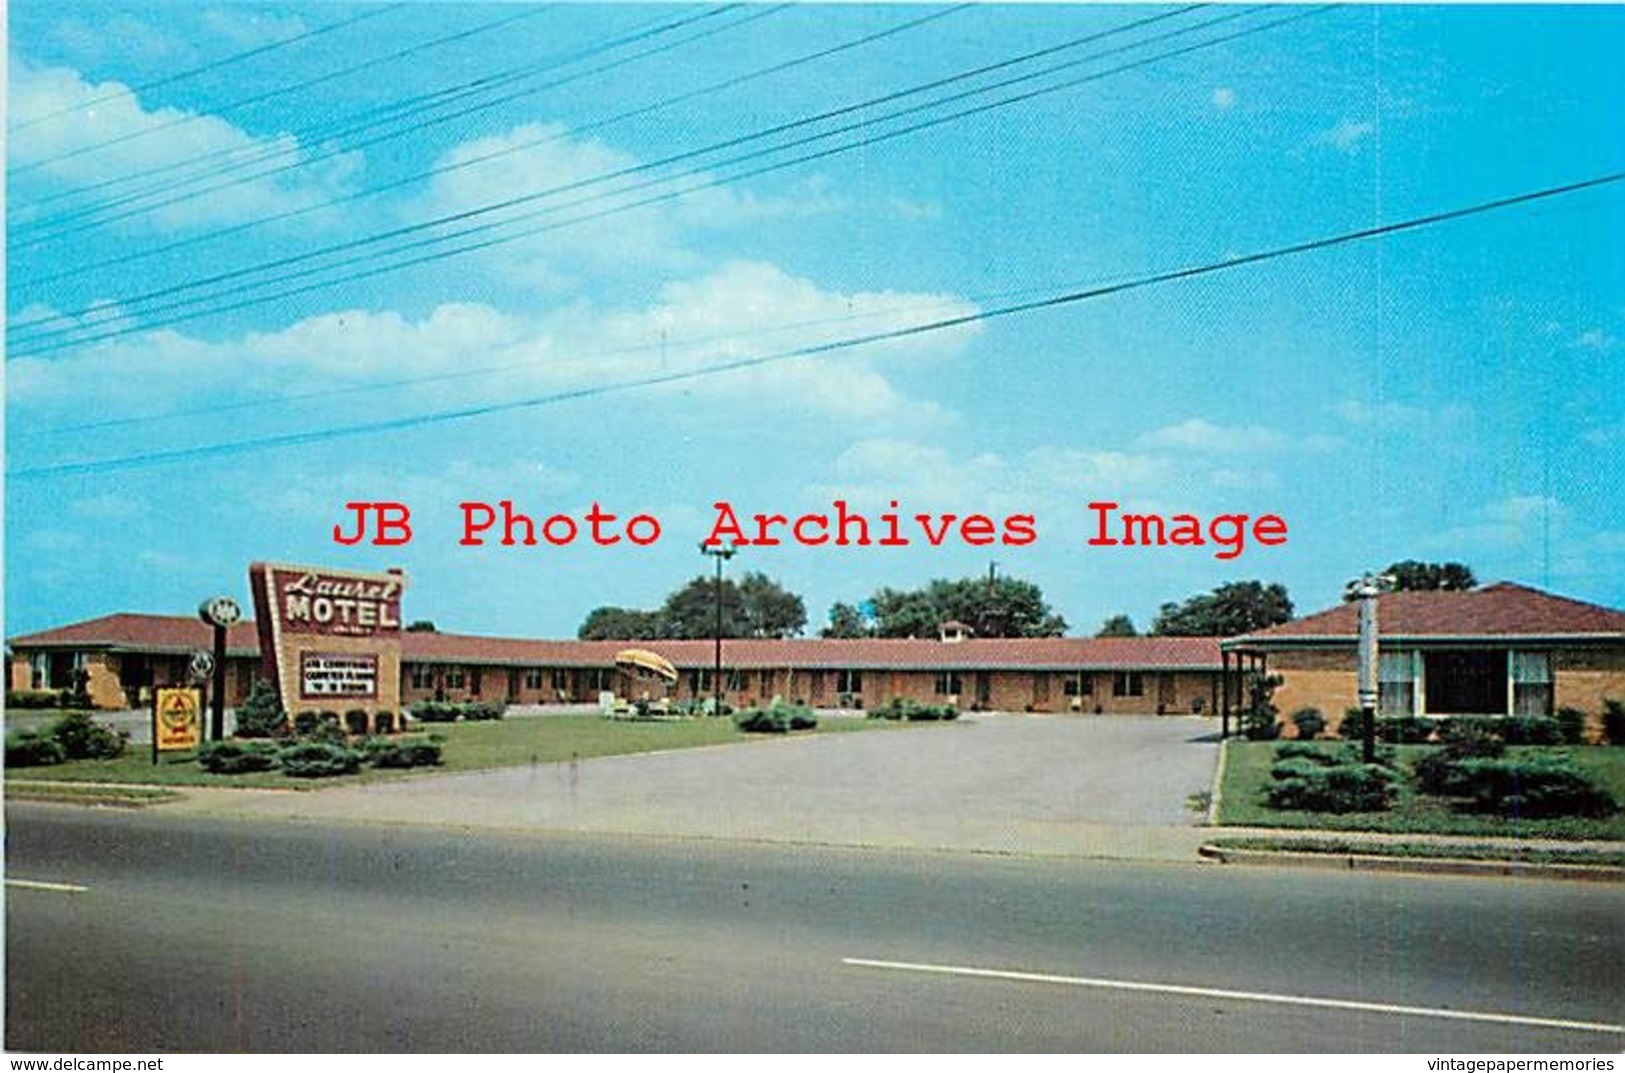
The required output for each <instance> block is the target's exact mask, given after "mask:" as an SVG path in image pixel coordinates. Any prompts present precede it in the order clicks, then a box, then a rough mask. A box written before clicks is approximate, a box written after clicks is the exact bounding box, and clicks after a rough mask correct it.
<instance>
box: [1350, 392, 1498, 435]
mask: <svg viewBox="0 0 1625 1073" xmlns="http://www.w3.org/2000/svg"><path fill="white" fill-rule="evenodd" d="M1333 410H1334V411H1335V412H1336V414H1337V415H1338V416H1339V417H1341V418H1342V419H1343V420H1344V421H1347V422H1348V423H1349V424H1351V425H1358V426H1361V427H1363V428H1383V429H1390V430H1403V429H1416V430H1418V431H1424V432H1430V433H1433V434H1437V433H1438V432H1439V431H1440V430H1441V429H1444V428H1448V427H1451V426H1455V425H1459V424H1461V423H1462V422H1465V421H1466V420H1468V419H1469V418H1470V417H1471V416H1472V410H1471V408H1470V407H1468V406H1467V405H1466V404H1465V403H1446V404H1445V405H1443V406H1439V407H1428V406H1413V405H1411V404H1409V403H1403V402H1393V401H1384V402H1379V403H1375V404H1373V403H1368V402H1361V401H1360V400H1358V399H1346V400H1344V401H1343V402H1340V403H1338V404H1336V405H1335V406H1334V407H1333Z"/></svg>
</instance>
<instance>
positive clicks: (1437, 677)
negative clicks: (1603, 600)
mask: <svg viewBox="0 0 1625 1073" xmlns="http://www.w3.org/2000/svg"><path fill="white" fill-rule="evenodd" d="M1377 627H1378V657H1377V661H1378V685H1379V698H1378V715H1380V716H1428V717H1436V718H1437V717H1444V716H1452V715H1500V716H1505V715H1536V716H1542V715H1552V714H1553V713H1555V712H1556V711H1557V710H1558V709H1559V708H1578V709H1579V710H1581V711H1583V712H1585V713H1586V719H1587V726H1588V729H1589V730H1590V732H1591V734H1592V735H1596V734H1597V733H1599V732H1600V729H1601V713H1602V710H1603V701H1604V700H1607V699H1615V700H1621V701H1625V612H1620V611H1615V610H1612V609H1610V608H1606V607H1599V606H1597V605H1596V604H1587V603H1581V602H1580V601H1579V600H1570V599H1566V598H1564V597H1561V596H1554V595H1552V594H1551V593H1547V592H1542V591H1540V590H1539V589H1533V588H1529V587H1527V586H1524V585H1516V584H1512V583H1511V582H1498V583H1496V584H1493V585H1486V586H1483V587H1481V588H1477V589H1471V590H1469V591H1466V592H1395V593H1388V594H1386V595H1383V596H1380V597H1378V598H1377ZM1359 632H1360V627H1359V606H1358V603H1355V602H1351V603H1345V604H1343V605H1341V606H1339V607H1334V608H1332V609H1330V610H1328V611H1322V612H1320V613H1318V614H1314V615H1308V616H1305V617H1303V618H1300V619H1295V620H1293V621H1291V622H1287V623H1283V624H1282V625H1279V626H1273V627H1271V628H1269V629H1266V630H1259V631H1257V632H1255V633H1251V634H1247V635H1246V636H1243V637H1232V638H1229V639H1227V640H1225V641H1224V642H1222V643H1221V646H1220V647H1221V649H1222V651H1223V660H1224V663H1225V666H1226V669H1227V672H1228V673H1229V675H1230V676H1232V677H1235V676H1237V675H1238V672H1242V673H1244V672H1246V671H1248V670H1258V671H1263V672H1265V673H1269V674H1278V675H1280V676H1281V678H1282V684H1281V686H1280V687H1279V688H1278V689H1277V690H1276V691H1275V696H1274V703H1275V705H1276V707H1278V708H1279V709H1280V711H1281V716H1280V718H1281V720H1282V721H1283V722H1287V721H1288V720H1290V717H1291V714H1292V713H1293V712H1295V711H1297V710H1299V709H1300V708H1306V707H1309V708H1318V709H1320V711H1321V714H1323V715H1324V716H1325V717H1326V719H1327V721H1328V722H1329V723H1330V724H1331V726H1332V727H1334V728H1335V727H1336V726H1337V724H1338V723H1339V721H1341V719H1342V717H1343V715H1344V713H1345V712H1346V711H1347V710H1348V709H1349V708H1350V707H1353V706H1354V703H1355V702H1354V698H1355V696H1356V688H1357V682H1356V679H1357V675H1358V662H1357V660H1358V655H1357V643H1358V639H1359Z"/></svg>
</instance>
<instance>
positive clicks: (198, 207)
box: [7, 59, 361, 229]
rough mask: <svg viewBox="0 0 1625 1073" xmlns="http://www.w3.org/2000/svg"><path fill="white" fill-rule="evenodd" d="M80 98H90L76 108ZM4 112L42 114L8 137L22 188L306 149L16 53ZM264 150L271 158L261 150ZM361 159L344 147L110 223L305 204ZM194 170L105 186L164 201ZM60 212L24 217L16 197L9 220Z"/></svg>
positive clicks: (176, 223)
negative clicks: (154, 104)
mask: <svg viewBox="0 0 1625 1073" xmlns="http://www.w3.org/2000/svg"><path fill="white" fill-rule="evenodd" d="M84 102H94V103H92V104H90V105H89V106H88V107H82V108H81V107H77V106H78V105H80V104H82V103H84ZM64 109H69V110H68V111H64ZM11 110H12V114H13V115H14V116H15V117H16V120H17V122H28V121H29V120H30V119H31V118H34V117H41V121H40V122H37V123H32V124H31V125H29V126H27V127H26V128H24V129H22V130H19V131H18V132H17V133H16V134H15V135H14V136H13V137H12V138H10V139H9V141H8V144H7V149H8V152H9V155H10V158H11V159H10V165H11V167H12V169H13V170H15V171H17V172H18V173H19V174H18V176H17V177H18V178H19V179H21V180H22V181H24V182H25V183H26V184H27V185H29V186H50V187H60V186H61V185H64V184H65V185H67V186H89V185H93V184H97V183H101V182H104V181H107V180H112V179H118V178H122V177H124V176H126V175H130V174H133V173H137V172H146V171H149V170H152V169H157V168H164V167H167V166H169V165H176V164H182V163H184V162H188V161H192V160H196V159H198V158H202V157H208V161H207V162H206V163H205V164H200V165H199V168H198V169H195V170H196V171H201V170H204V169H207V170H211V171H212V170H213V169H215V168H217V167H219V166H220V165H221V164H222V163H223V162H229V161H233V160H243V159H251V160H255V161H261V160H264V163H262V164H260V165H258V166H256V167H255V168H254V169H252V170H253V171H259V170H262V169H264V168H267V167H269V166H270V165H271V164H272V163H275V164H278V165H280V164H285V163H292V162H296V161H299V160H301V159H304V158H305V157H306V155H307V152H306V149H305V148H304V147H301V146H300V144H299V141H298V139H297V138H295V137H294V136H292V135H287V134H283V135H277V136H274V137H265V138H261V137H256V136H254V135H251V134H249V133H247V132H246V131H244V130H242V129H240V128H238V127H236V126H233V125H232V124H231V123H229V122H227V121H226V120H224V119H221V118H220V117H218V116H212V115H206V114H201V113H194V112H186V111H183V110H181V109H177V108H157V109H152V110H149V109H147V108H146V107H144V106H143V105H142V104H141V102H139V101H138V100H137V99H136V97H135V95H134V94H133V93H132V92H131V91H130V89H129V87H128V86H125V85H123V84H121V83H118V82H102V83H91V82H87V81H86V80H85V79H84V78H83V77H82V76H81V75H80V74H79V73H78V72H77V71H74V70H71V69H69V68H65V67H51V68H38V67H35V66H33V65H32V64H29V63H28V62H26V61H23V60H17V59H14V60H13V62H12V67H11ZM57 113H61V114H57ZM132 135H134V136H133V137H132ZM114 139H119V140H118V141H117V143H116V144H114V145H111V146H108V147H107V148H106V149H95V148H92V147H95V146H99V145H102V144H103V143H106V142H111V141H113V140H114ZM271 153H275V154H279V155H277V156H275V157H274V158H271V157H269V156H267V155H266V154H271ZM214 154H222V155H219V156H216V155H214ZM228 154H229V155H228ZM280 154H286V155H280ZM360 160H361V156H360V154H359V153H345V154H340V155H338V156H335V157H333V158H331V159H328V160H324V161H321V162H319V163H317V164H314V165H312V166H309V167H303V168H299V169H296V170H294V171H292V172H288V173H284V174H283V175H281V176H273V175H267V176H262V177H259V178H255V179H252V180H249V181H246V182H242V183H240V184H236V185H231V186H221V187H220V188H219V189H210V190H209V192H208V193H206V194H204V195H202V196H198V197H192V198H187V199H185V200H181V201H177V202H175V203H174V204H171V205H165V206H163V207H161V208H155V209H153V210H152V211H151V212H150V213H142V214H140V215H133V216H131V217H129V218H128V219H126V220H121V221H118V223H117V226H120V227H124V228H128V227H134V226H140V227H148V228H150V227H158V228H162V229H177V228H192V227H202V226H210V225H218V224H227V223H235V222H238V221H241V220H244V219H249V218H253V217H256V216H260V215H266V214H271V213H276V212H281V211H286V210H289V209H294V208H302V207H306V206H310V205H313V204H316V203H318V202H320V201H325V200H327V199H328V198H330V197H332V196H333V195H334V194H336V193H338V192H340V191H342V190H343V189H344V188H345V184H346V183H347V181H348V180H349V179H350V178H351V177H352V176H353V174H354V172H355V170H356V169H357V168H358V167H359V164H360ZM193 173H194V169H186V168H177V169H175V170H172V171H168V172H164V173H162V174H161V175H158V176H154V177H153V178H150V179H146V180H141V181H138V182H134V183H132V184H130V185H129V186H119V187H114V188H113V190H114V192H116V193H118V194H119V195H120V196H123V195H125V194H132V193H141V194H145V193H146V192H147V191H149V190H154V191H156V196H155V197H154V198H153V200H168V195H169V194H170V193H171V191H173V190H175V189H176V188H177V184H178V183H180V182H183V181H184V180H185V178H186V177H187V176H189V175H191V174H193ZM226 178H228V177H227V176H219V177H215V178H211V179H208V180H206V181H205V183H204V185H206V186H208V187H211V188H212V187H214V186H216V185H217V184H221V183H223V182H224V181H225V179H226ZM142 203H144V202H132V203H130V204H129V205H127V206H125V207H124V208H125V209H133V208H135V207H138V205H139V204H142ZM62 211H63V206H62V205H47V206H43V207H42V208H41V209H39V210H38V211H37V212H36V213H32V214H31V213H30V211H29V210H28V208H27V204H26V199H25V200H24V202H23V204H22V205H21V206H17V205H14V206H13V222H14V223H15V222H26V221H28V220H29V219H31V218H33V219H41V220H42V221H48V220H49V219H51V218H53V217H54V216H55V215H57V214H58V213H60V212H62ZM120 211H124V209H121V210H120ZM317 222H320V220H319V219H318V220H317ZM311 224H312V217H306V218H304V220H303V223H302V226H304V227H306V228H308V227H310V226H311ZM47 226H48V225H47Z"/></svg>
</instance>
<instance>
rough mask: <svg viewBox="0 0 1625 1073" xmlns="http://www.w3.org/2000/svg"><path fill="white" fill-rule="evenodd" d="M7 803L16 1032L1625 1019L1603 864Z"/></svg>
mask: <svg viewBox="0 0 1625 1073" xmlns="http://www.w3.org/2000/svg"><path fill="white" fill-rule="evenodd" d="M7 821H8V822H7V884H8V886H7V891H6V941H7V949H6V970H7V971H6V1013H7V1023H6V1044H7V1046H8V1047H9V1048H11V1049H13V1050H39V1051H53V1052H60V1051H81V1052H83V1051H95V1050H116V1051H139V1052H145V1051H161V1050H171V1051H201V1050H211V1051H212V1050H247V1051H327V1050H332V1051H386V1052H393V1051H576V1050H585V1051H603V1050H616V1051H718V1050H723V1051H853V1050H857V1051H895V1050H900V1051H1028V1052H1042V1051H1335V1052H1344V1051H1421V1052H1461V1051H1523V1050H1537V1051H1559V1050H1561V1051H1573V1050H1609V1051H1617V1050H1618V1049H1619V1048H1620V1047H1621V1045H1622V1044H1625V1035H1621V1034H1620V1033H1619V1032H1618V1031H1608V1030H1606V1028H1604V1027H1600V1026H1607V1025H1618V1024H1619V1023H1620V1022H1621V1021H1625V1017H1622V1016H1621V1014H1622V1009H1621V1007H1622V1004H1625V1003H1622V995H1625V890H1622V889H1621V888H1620V887H1618V886H1615V885H1612V884H1585V883H1564V882H1556V881H1542V880H1523V881H1508V880H1478V879H1467V878H1460V877H1449V878H1446V877H1438V878H1434V877H1417V876H1382V875H1366V874H1341V873H1328V872H1319V871H1293V870H1286V869H1283V870H1272V869H1227V868H1224V867H1222V866H1216V865H1198V864H1172V863H1169V864H1146V863H1139V862H1114V861H1091V860H1065V859H1042V858H1033V857H1020V856H1004V857H1001V856H992V855H979V854H960V853H926V852H909V851H892V850H876V849H866V850H857V849H842V848H833V847H831V848H817V847H807V846H799V847H787V846H777V845H764V844H750V843H734V842H724V841H716V840H713V841H702V840H689V839H663V838H616V837H611V836H604V835H580V834H550V835H543V834H536V833H525V834H515V833H504V832H499V831H489V830H485V831H478V832H470V831H456V830H448V829H432V828H400V827H397V828H390V827H381V826H380V827H368V826H359V825H352V826H345V827H328V826H324V825H318V824H308V823H297V822H289V821H286V820H253V819H236V820H230V821H224V820H219V819H212V818H204V817H196V816H187V815H175V814H170V815H165V814H163V813H154V814H146V813H117V812H111V811H101V810H89V809H79V808H73V807H65V806H50V805H14V806H12V807H10V808H9V809H8V815H7ZM19 880H21V881H26V882H33V883H55V884H68V885H72V886H74V887H82V888H83V889H82V890H68V889H59V888H56V887H34V886H17V885H15V884H16V882H17V881H19ZM877 962H879V963H888V964H886V965H877V964H875V963H877ZM895 963H903V964H906V965H908V966H915V967H897V965H896V964H895ZM920 967H930V968H931V969H932V971H922V968H920ZM966 969H970V970H976V969H992V970H999V971H1004V972H1012V973H1037V974H1048V976H1049V977H1051V978H1050V979H1045V980H1034V979H1024V978H1019V977H1018V978H1011V977H1006V976H995V977H979V976H974V975H965V974H964V973H963V970H966ZM1146 985H1152V989H1146ZM1170 986H1173V987H1188V988H1195V989H1199V990H1195V991H1172V990H1168V989H1167V988H1168V987H1170ZM1157 988H1161V989H1157ZM1228 992H1250V993H1256V994H1253V995H1251V996H1249V997H1238V996H1236V995H1234V994H1226V993H1228ZM1328 1000H1329V1001H1332V1002H1344V1003H1355V1004H1362V1005H1357V1006H1356V1007H1355V1008H1348V1007H1339V1006H1328V1005H1323V1004H1315V1003H1321V1002H1325V1001H1328ZM1306 1003H1307V1004H1306ZM1363 1004H1370V1005H1380V1006H1382V1007H1384V1008H1382V1009H1375V1008H1369V1007H1368V1006H1367V1005H1363ZM1441 1011H1454V1012H1455V1013H1457V1014H1460V1013H1461V1012H1462V1011H1467V1012H1468V1013H1469V1015H1470V1016H1469V1017H1468V1018H1467V1019H1455V1018H1452V1017H1449V1016H1444V1015H1441ZM1524 1018H1533V1019H1558V1020H1563V1021H1571V1022H1584V1023H1585V1024H1583V1025H1578V1026H1572V1027H1557V1026H1549V1025H1542V1024H1531V1023H1526V1022H1525V1021H1523V1020H1520V1019H1524Z"/></svg>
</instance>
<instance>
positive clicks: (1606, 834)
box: [1218, 741, 1625, 840]
mask: <svg viewBox="0 0 1625 1073" xmlns="http://www.w3.org/2000/svg"><path fill="white" fill-rule="evenodd" d="M1276 744H1277V743H1275V742H1267V741H1232V742H1230V743H1229V744H1228V745H1226V747H1225V749H1226V753H1225V769H1224V783H1223V786H1222V791H1221V792H1222V795H1223V800H1222V801H1221V802H1220V805H1219V816H1218V822H1219V823H1220V824H1221V825H1227V826H1241V827H1295V828H1325V829H1332V830H1344V831H1395V832H1404V833H1412V834H1440V835H1494V836H1499V837H1512V838H1600V839H1615V840H1625V811H1622V812H1616V813H1615V814H1614V815H1612V816H1610V817H1608V818H1606V819H1600V820H1592V819H1581V818H1578V817H1565V818H1560V819H1548V820H1510V819H1506V818H1504V817H1500V816H1486V815H1479V814H1474V813H1464V812H1457V811H1455V810H1453V809H1452V808H1451V807H1450V805H1449V804H1448V803H1447V802H1444V801H1441V800H1439V799H1438V798H1432V797H1428V796H1426V795H1422V794H1418V793H1416V792H1415V790H1414V789H1412V787H1411V786H1410V784H1409V780H1408V778H1407V782H1406V783H1405V784H1404V785H1402V786H1401V788H1400V792H1399V799H1398V801H1397V802H1396V803H1395V805H1394V807H1393V808H1392V809H1391V810H1389V811H1388V812H1343V813H1330V812H1291V811H1279V810H1276V809H1272V808H1270V807H1268V806H1267V805H1265V804H1264V788H1265V786H1266V785H1268V783H1269V781H1270V767H1271V766H1272V765H1273V763H1274V760H1275V746H1276ZM1325 747H1326V748H1327V749H1338V748H1341V747H1342V743H1339V742H1327V743H1325ZM1434 748H1437V746H1431V745H1399V746H1394V749H1395V752H1396V753H1397V756H1398V762H1399V766H1400V769H1401V770H1402V771H1404V772H1405V773H1406V775H1407V777H1408V776H1409V774H1410V772H1411V770H1412V767H1413V766H1414V765H1415V763H1416V761H1417V760H1419V759H1420V758H1421V757H1422V756H1424V755H1426V753H1427V752H1428V751H1429V750H1431V749H1434ZM1539 752H1563V753H1567V754H1568V755H1569V756H1571V757H1573V759H1574V766H1575V767H1576V768H1578V769H1580V770H1581V771H1583V772H1585V773H1586V774H1587V775H1590V776H1591V777H1592V778H1594V779H1595V780H1596V781H1597V782H1599V783H1601V784H1602V786H1604V787H1605V788H1606V789H1607V790H1608V792H1609V793H1611V794H1613V796H1614V799H1615V800H1616V801H1619V802H1621V803H1622V804H1625V749H1621V748H1615V747H1611V746H1572V747H1567V748H1552V747H1542V746H1533V745H1517V746H1511V747H1509V748H1508V749H1507V755H1508V756H1509V757H1512V756H1518V755H1521V754H1525V753H1539Z"/></svg>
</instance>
